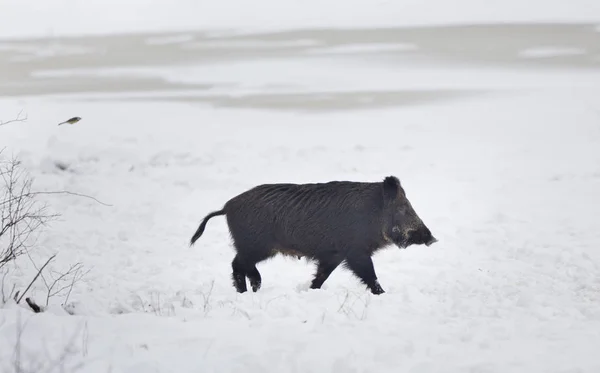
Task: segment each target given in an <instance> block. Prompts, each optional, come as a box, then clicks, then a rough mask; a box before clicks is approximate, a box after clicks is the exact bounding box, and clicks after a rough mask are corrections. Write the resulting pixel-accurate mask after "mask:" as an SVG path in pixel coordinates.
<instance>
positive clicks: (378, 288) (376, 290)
mask: <svg viewBox="0 0 600 373" xmlns="http://www.w3.org/2000/svg"><path fill="white" fill-rule="evenodd" d="M371 293H373V294H375V295H379V294H383V293H385V290H383V288H382V287H381V285H379V283H375V285H373V286H372V287H371Z"/></svg>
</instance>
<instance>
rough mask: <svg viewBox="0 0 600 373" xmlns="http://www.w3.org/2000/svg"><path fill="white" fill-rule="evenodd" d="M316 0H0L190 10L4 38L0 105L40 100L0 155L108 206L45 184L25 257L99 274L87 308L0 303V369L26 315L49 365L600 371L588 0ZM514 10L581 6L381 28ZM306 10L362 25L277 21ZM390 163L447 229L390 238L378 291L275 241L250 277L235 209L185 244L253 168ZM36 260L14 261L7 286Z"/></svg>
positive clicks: (78, 9)
mask: <svg viewBox="0 0 600 373" xmlns="http://www.w3.org/2000/svg"><path fill="white" fill-rule="evenodd" d="M142 3H143V4H145V5H152V6H153V8H151V9H152V10H147V12H143V13H140V11H139V10H140V9H141V8H139V7H141V5H140V4H142ZM316 3H317V2H300V1H291V0H287V1H283V2H269V1H260V2H233V1H232V0H228V1H224V2H213V1H211V2H208V1H195V2H193V1H187V0H178V2H177V3H169V4H171V5H170V6H169V8H167V2H164V1H150V0H144V1H141V0H137V1H130V2H125V3H124V4H122V3H118V5H117V2H112V3H111V2H106V1H103V2H101V1H96V0H94V1H86V2H85V4H84V2H82V1H75V0H60V1H47V2H43V1H40V0H36V1H33V0H20V1H18V2H17V1H6V0H0V9H1V11H0V36H6V37H13V36H38V35H40V36H44V35H46V34H47V33H48V34H62V33H64V34H70V35H74V36H76V35H77V34H85V33H117V32H120V31H143V30H160V31H164V30H166V29H191V30H192V31H189V32H188V31H186V32H182V33H179V34H162V33H159V34H154V35H141V36H140V35H138V36H135V37H133V36H127V35H125V36H118V35H117V36H114V37H112V38H108V39H96V38H80V39H74V40H72V41H68V40H35V41H29V40H21V41H18V42H13V41H10V40H8V41H0V57H1V58H2V60H1V61H0V95H1V97H0V121H5V120H10V119H12V118H13V117H15V116H16V115H17V114H18V113H19V111H21V110H23V111H24V112H25V113H27V121H26V122H23V123H11V124H8V125H5V126H1V127H0V148H2V147H6V150H5V151H4V153H3V154H4V155H7V154H15V155H18V156H19V157H20V159H21V160H22V161H23V166H24V167H25V168H26V169H27V170H28V171H29V172H30V173H31V174H32V176H33V177H34V178H35V181H34V189H36V190H67V191H71V192H76V193H83V194H86V195H90V196H93V197H95V198H97V199H98V200H99V201H101V202H102V203H104V204H100V203H97V202H96V201H93V200H90V199H88V198H83V197H78V196H73V195H42V196H40V198H41V199H42V200H44V201H46V202H48V203H49V205H50V208H51V211H52V212H57V213H60V214H61V217H60V219H59V220H58V221H55V222H53V223H52V224H51V225H50V226H49V227H48V229H46V230H45V231H44V232H43V234H42V235H41V236H40V237H39V238H38V242H37V246H36V251H35V252H34V253H33V254H32V260H34V261H35V263H36V264H37V265H38V266H39V265H41V264H42V263H43V262H44V260H45V259H46V258H47V257H48V256H50V255H51V254H53V253H57V254H58V255H57V257H56V260H55V262H53V264H52V265H51V266H52V269H54V270H57V271H64V270H65V268H68V267H69V266H70V265H72V264H74V263H76V262H81V263H82V264H83V266H84V270H89V273H87V274H86V276H85V277H84V278H83V279H82V280H81V281H80V282H79V283H77V284H76V286H75V287H74V289H73V291H72V293H71V294H70V296H69V299H68V301H67V302H66V305H65V308H66V309H67V310H68V311H69V312H71V313H74V315H70V314H68V313H67V312H66V311H65V309H63V308H62V307H61V304H62V303H63V302H65V298H64V295H65V294H64V293H63V294H61V296H56V297H53V298H51V299H50V301H49V307H48V309H47V310H46V312H44V313H41V314H33V313H31V312H30V311H28V310H27V308H26V307H23V306H21V305H15V304H14V303H11V302H9V303H8V304H6V305H4V308H2V309H0V371H7V372H12V371H16V369H15V364H14V360H15V357H16V356H19V355H16V354H15V346H17V345H18V344H17V343H16V342H15V339H17V338H18V335H19V334H18V332H19V329H20V328H19V325H20V324H22V323H24V322H26V325H25V327H24V329H23V331H22V333H23V335H22V336H20V340H22V341H23V344H22V349H21V352H20V359H19V360H20V361H21V362H22V364H23V365H24V367H25V368H31V367H35V366H36V365H37V364H46V365H50V364H53V362H56V361H57V360H58V362H56V363H55V365H54V368H55V370H51V369H46V370H44V369H41V370H40V371H59V368H60V367H63V368H64V370H63V371H65V372H72V371H76V370H78V369H79V370H80V371H85V372H109V371H112V372H198V371H201V372H219V373H221V372H240V371H246V372H273V373H275V372H282V373H283V372H388V371H400V372H422V373H429V372H444V373H453V372H482V373H483V372H486V373H487V372H494V373H495V372H498V373H500V372H501V373H507V372H598V371H600V359H599V358H598V356H597V352H596V350H597V346H598V345H599V344H600V264H599V263H600V220H599V219H598V211H599V209H598V206H600V105H599V104H598V100H597V98H598V97H600V50H599V48H600V47H599V46H600V43H596V40H600V33H598V32H597V30H596V27H597V26H596V25H598V24H600V10H599V9H598V8H599V5H598V3H597V1H585V0H578V1H572V2H562V1H545V2H543V3H541V2H537V4H535V2H532V3H526V2H521V1H519V2H517V1H508V2H502V3H498V4H495V5H494V6H490V5H489V4H484V3H483V2H480V1H470V0H461V1H460V2H452V3H453V4H457V5H453V6H452V9H449V8H448V5H443V4H446V3H445V2H441V1H433V0H428V1H426V2H423V1H403V2H391V1H381V2H377V6H373V2H366V1H358V0H353V1H352V2H345V3H344V5H343V6H340V5H339V4H340V3H339V2H335V3H334V2H333V1H329V2H323V1H321V2H319V4H321V5H319V7H317V5H313V4H316ZM172 4H177V5H176V6H175V5H172ZM217 4H218V5H217ZM251 4H252V5H251ZM307 4H308V5H307ZM323 4H324V5H323ZM540 4H544V5H543V6H542V5H540ZM334 5H336V7H333V6H334ZM467 5H468V6H467ZM117 6H119V7H121V6H122V8H119V11H116V10H115V9H116V7H117ZM209 6H210V9H211V12H209V14H210V15H211V16H210V17H209V16H203V14H204V13H202V11H201V10H202V9H203V8H202V7H209ZM311 6H312V8H311ZM496 6H497V8H496ZM236 7H239V9H237V10H236V11H235V12H233V11H231V8H236ZM438 7H439V12H437V11H433V10H432V9H438ZM66 9H69V11H68V12H67V11H66ZM111 9H112V11H111ZM315 9H321V11H322V12H321V13H320V12H318V11H316V10H315ZM167 10H169V11H170V13H169V12H167ZM242 10H245V11H252V13H246V15H245V16H243V14H244V13H243V12H242ZM267 10H268V11H267ZM334 10H335V11H334ZM29 11H31V12H32V13H31V14H32V15H30V16H25V15H26V14H28V12H29ZM165 14H171V15H172V17H165V16H164V15H165ZM136 15H137V16H138V17H139V19H138V18H135V17H134V16H136ZM359 15H360V18H357V17H359ZM411 16H414V17H411ZM113 17H114V18H113ZM176 17H181V18H180V19H176ZM109 18H110V19H111V20H112V21H111V23H110V24H107V23H106V20H107V19H109ZM18 19H22V20H23V21H22V22H21V21H19V22H17V21H16V20H18ZM503 21H528V22H529V21H540V22H542V21H573V22H574V21H587V22H591V23H590V24H589V25H582V26H576V25H575V26H572V27H571V26H568V25H567V26H565V25H563V26H558V25H546V26H544V27H543V28H535V27H533V26H519V27H521V28H516V29H515V28H511V26H510V25H505V26H501V27H498V28H497V29H492V28H485V27H482V28H479V29H478V28H473V29H469V28H466V29H464V30H460V31H456V30H453V29H436V28H435V27H432V28H431V29H411V28H408V29H407V30H405V31H398V30H396V31H393V30H392V31H386V33H383V32H381V30H379V31H378V30H376V29H373V28H368V27H371V26H376V25H384V26H389V25H393V26H411V25H415V24H428V23H430V24H436V23H461V22H463V23H465V22H466V23H470V22H477V23H484V22H503ZM592 21H593V22H592ZM103 22H104V23H103ZM107 25H108V26H107ZM297 26H302V27H306V28H311V27H318V26H331V27H342V26H345V27H351V26H352V27H367V29H366V31H364V33H363V32H361V33H352V32H350V31H348V32H341V33H335V32H329V31H326V30H325V31H324V30H318V31H317V30H312V31H311V30H310V29H308V30H304V31H298V32H297V34H293V35H292V34H289V35H283V34H278V33H272V34H271V33H266V31H265V29H277V28H282V29H283V28H286V29H289V28H293V27H297ZM559 27H564V28H559ZM224 28H241V29H245V28H251V29H254V30H256V29H261V30H262V31H263V32H265V33H263V34H260V35H250V36H246V37H235V36H231V35H228V34H217V33H216V31H221V30H219V29H224ZM203 29H213V30H215V33H214V34H211V35H213V36H214V37H212V36H206V35H204V34H202V35H201V36H199V34H198V33H197V32H196V31H193V30H201V31H202V30H203ZM557 30H558V31H557ZM246 31H247V32H250V31H248V30H246ZM215 35H217V36H215ZM515 35H519V37H515ZM54 92H57V93H60V94H53V93H54ZM76 115H77V116H81V117H82V118H83V119H82V121H81V122H80V123H78V124H76V125H73V126H69V125H63V126H56V124H57V123H59V122H61V121H63V120H66V119H68V118H70V117H72V116H76ZM58 166H61V167H58ZM61 168H63V169H61ZM392 174H393V175H397V176H398V177H399V178H400V179H401V181H402V183H403V185H404V187H405V188H406V191H407V194H408V197H409V199H410V200H411V202H412V204H413V206H414V207H415V209H416V210H417V212H418V213H419V215H420V216H421V217H422V218H423V220H424V221H425V222H426V224H427V225H428V226H429V227H430V228H431V229H432V231H433V233H434V235H435V236H436V237H437V238H438V239H439V242H438V243H436V244H435V245H433V246H431V247H428V248H426V247H412V248H410V249H409V250H404V251H400V250H395V249H392V248H390V249H388V250H387V251H383V252H380V253H378V254H377V255H376V256H375V257H374V262H375V268H376V271H377V274H378V277H379V279H380V282H381V284H382V286H383V288H384V289H385V290H386V293H385V294H383V295H380V296H373V295H372V294H370V293H369V292H368V291H367V290H366V289H365V288H364V287H363V286H362V285H360V284H359V282H358V281H357V280H356V279H355V278H354V277H353V276H352V275H351V274H350V273H349V272H348V271H347V270H345V269H343V268H341V267H340V268H338V269H337V270H336V271H334V272H333V274H332V275H331V277H330V278H329V279H328V281H327V282H326V283H325V285H324V287H323V289H321V290H308V289H307V287H308V284H309V283H310V280H311V278H312V275H313V273H314V267H313V266H312V265H311V264H308V263H306V262H305V261H303V260H295V259H290V258H279V257H278V258H275V259H273V260H271V261H268V262H264V263H261V264H259V266H258V269H259V270H260V272H261V274H262V277H263V287H262V289H261V290H260V291H259V292H257V293H252V292H248V293H245V294H238V293H236V292H235V290H234V288H233V286H232V284H231V278H230V275H231V264H230V263H231V260H232V259H233V249H232V248H231V245H230V241H229V235H228V232H227V226H226V224H225V219H223V218H222V217H221V218H215V219H213V220H211V221H210V223H209V224H208V227H207V230H206V231H205V233H204V235H203V236H202V237H201V238H200V240H199V241H198V242H197V243H196V245H195V246H193V247H189V246H188V242H189V239H190V237H191V235H192V234H193V232H194V231H195V229H196V227H197V225H198V223H199V222H200V220H201V219H202V218H203V217H204V216H205V215H206V214H207V213H208V212H210V211H213V210H215V209H218V208H220V207H221V206H222V205H223V203H224V202H225V201H227V199H229V198H231V197H233V196H234V195H236V194H237V193H239V192H242V191H244V190H246V189H248V188H250V187H252V186H254V185H256V184H260V183H271V182H318V181H328V180H335V179H337V180H340V179H347V180H364V181H378V180H382V179H383V177H385V176H387V175H392ZM35 273H36V269H35V268H34V266H33V265H32V264H31V260H30V259H29V258H26V257H24V258H21V260H20V261H19V266H18V268H14V269H12V270H11V273H10V276H9V277H7V279H8V281H6V282H7V284H5V285H6V287H7V288H8V287H10V286H11V285H12V284H15V285H16V286H17V288H19V289H24V288H25V287H26V286H27V285H28V284H29V282H30V281H31V279H32V277H33V276H34V275H35ZM45 294H46V290H45V286H44V283H43V281H37V282H36V284H35V285H34V286H33V287H32V289H31V290H30V291H29V292H28V295H30V296H31V297H32V298H33V299H35V300H36V301H38V302H39V303H45ZM67 347H69V348H70V350H69V351H70V352H69V353H68V354H66V355H65V356H64V357H63V358H62V359H61V354H63V353H64V351H65V349H66V348H67ZM24 371H27V370H26V369H25V370H24Z"/></svg>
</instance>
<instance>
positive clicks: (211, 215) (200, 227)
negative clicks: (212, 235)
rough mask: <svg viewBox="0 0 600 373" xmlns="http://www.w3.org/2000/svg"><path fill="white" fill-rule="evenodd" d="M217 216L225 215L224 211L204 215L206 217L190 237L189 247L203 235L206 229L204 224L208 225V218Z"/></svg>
mask: <svg viewBox="0 0 600 373" xmlns="http://www.w3.org/2000/svg"><path fill="white" fill-rule="evenodd" d="M219 215H225V209H223V210H219V211H213V212H211V213H210V214H208V215H206V217H205V218H204V220H202V223H200V226H199V227H198V229H197V230H196V233H194V235H193V236H192V239H191V240H190V246H192V245H193V244H194V242H196V240H197V239H198V238H200V236H202V233H204V228H206V223H208V221H209V220H210V218H214V217H215V216H219Z"/></svg>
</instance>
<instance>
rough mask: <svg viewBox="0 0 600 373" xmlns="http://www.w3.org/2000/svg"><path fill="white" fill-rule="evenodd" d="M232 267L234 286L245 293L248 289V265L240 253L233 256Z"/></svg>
mask: <svg viewBox="0 0 600 373" xmlns="http://www.w3.org/2000/svg"><path fill="white" fill-rule="evenodd" d="M231 268H232V269H233V274H232V276H231V277H232V279H233V286H235V289H236V290H237V291H238V293H244V292H246V291H247V290H248V288H247V287H246V266H245V264H244V260H243V259H242V258H240V256H239V255H236V256H235V258H233V262H231Z"/></svg>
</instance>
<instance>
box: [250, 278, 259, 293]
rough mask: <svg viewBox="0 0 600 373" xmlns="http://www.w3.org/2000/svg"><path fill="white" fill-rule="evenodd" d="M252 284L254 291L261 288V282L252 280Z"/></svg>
mask: <svg viewBox="0 0 600 373" xmlns="http://www.w3.org/2000/svg"><path fill="white" fill-rule="evenodd" d="M250 285H251V286H252V291H253V292H255V293H256V292H257V291H258V289H260V285H261V282H260V281H257V282H251V283H250Z"/></svg>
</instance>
